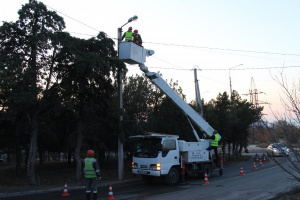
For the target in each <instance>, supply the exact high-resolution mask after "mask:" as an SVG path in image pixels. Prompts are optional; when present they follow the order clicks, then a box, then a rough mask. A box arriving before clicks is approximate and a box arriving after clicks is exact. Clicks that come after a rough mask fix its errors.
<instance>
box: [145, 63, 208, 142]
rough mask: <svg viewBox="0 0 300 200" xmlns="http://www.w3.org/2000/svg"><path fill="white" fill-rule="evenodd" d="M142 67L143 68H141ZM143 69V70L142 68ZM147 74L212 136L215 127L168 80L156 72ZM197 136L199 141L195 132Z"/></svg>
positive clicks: (201, 128) (198, 125) (199, 126)
mask: <svg viewBox="0 0 300 200" xmlns="http://www.w3.org/2000/svg"><path fill="white" fill-rule="evenodd" d="M141 69H142V68H141ZM142 71H143V70H142ZM145 74H146V76H147V77H148V78H149V79H150V80H151V81H152V83H154V84H155V85H156V86H157V87H158V88H159V89H161V90H162V91H163V92H164V93H165V94H166V95H167V96H168V97H169V98H170V99H172V101H173V102H174V103H175V104H176V105H177V106H178V107H179V108H180V109H181V110H182V111H183V112H184V113H185V114H186V115H187V116H188V117H189V118H190V119H191V120H192V121H193V122H194V123H195V124H196V125H197V127H198V128H200V130H202V131H204V132H205V133H206V134H207V135H209V136H212V135H213V131H214V129H213V128H212V127H211V126H210V125H209V124H208V123H207V122H206V121H205V120H204V119H203V117H202V116H201V115H200V114H199V113H197V112H196V111H195V110H194V109H193V108H192V107H191V106H190V105H188V104H187V103H186V102H185V101H184V100H183V99H182V98H181V97H180V96H179V95H178V94H177V93H176V92H175V91H174V90H173V89H172V88H170V86H169V85H168V84H167V83H166V81H165V80H164V79H163V78H162V77H161V76H160V75H159V74H157V73H155V72H145ZM194 134H195V137H196V138H197V140H198V141H199V136H198V134H197V133H195V132H194Z"/></svg>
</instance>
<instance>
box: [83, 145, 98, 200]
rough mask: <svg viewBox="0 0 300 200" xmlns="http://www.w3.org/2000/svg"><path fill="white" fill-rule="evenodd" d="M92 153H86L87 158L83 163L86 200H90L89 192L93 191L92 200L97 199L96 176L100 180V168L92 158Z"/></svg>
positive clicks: (91, 151) (89, 151)
mask: <svg viewBox="0 0 300 200" xmlns="http://www.w3.org/2000/svg"><path fill="white" fill-rule="evenodd" d="M93 156H94V151H93V150H88V151H87V158H85V159H84V161H83V172H84V177H85V178H86V191H85V192H86V200H90V199H91V191H93V199H97V180H96V178H97V176H98V177H99V178H100V168H99V164H98V162H97V160H96V159H95V158H93Z"/></svg>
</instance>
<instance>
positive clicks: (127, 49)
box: [119, 42, 154, 65]
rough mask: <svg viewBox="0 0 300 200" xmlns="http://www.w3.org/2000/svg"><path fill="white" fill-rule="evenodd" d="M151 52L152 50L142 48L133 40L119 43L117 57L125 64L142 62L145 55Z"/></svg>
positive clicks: (144, 60)
mask: <svg viewBox="0 0 300 200" xmlns="http://www.w3.org/2000/svg"><path fill="white" fill-rule="evenodd" d="M153 54H154V51H153V50H148V49H144V47H142V46H139V45H137V44H135V43H133V42H120V43H119V59H120V60H122V61H124V62H126V63H127V64H131V65H133V64H144V63H145V62H146V56H151V55H153Z"/></svg>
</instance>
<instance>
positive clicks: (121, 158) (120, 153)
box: [117, 15, 138, 180]
mask: <svg viewBox="0 0 300 200" xmlns="http://www.w3.org/2000/svg"><path fill="white" fill-rule="evenodd" d="M137 18H138V16H136V15H134V16H133V17H131V18H129V19H128V22H127V23H125V24H124V25H123V26H125V25H126V24H128V23H130V22H132V21H135V20H137ZM123 26H121V27H120V28H118V47H117V49H118V57H119V46H120V45H119V44H120V43H121V41H122V38H121V37H122V27H123ZM122 75H123V72H122V69H121V68H119V69H118V98H119V108H120V111H121V114H120V119H119V127H120V129H119V133H118V176H119V180H123V179H124V152H123V149H124V147H123V141H122V135H123V128H122V123H123V92H122V89H123V84H122Z"/></svg>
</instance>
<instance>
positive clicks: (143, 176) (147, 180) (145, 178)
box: [142, 175, 154, 183]
mask: <svg viewBox="0 0 300 200" xmlns="http://www.w3.org/2000/svg"><path fill="white" fill-rule="evenodd" d="M142 179H143V181H144V182H146V183H152V182H153V179H154V177H152V176H146V175H142Z"/></svg>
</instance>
